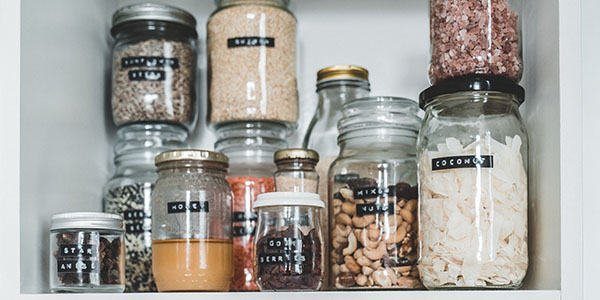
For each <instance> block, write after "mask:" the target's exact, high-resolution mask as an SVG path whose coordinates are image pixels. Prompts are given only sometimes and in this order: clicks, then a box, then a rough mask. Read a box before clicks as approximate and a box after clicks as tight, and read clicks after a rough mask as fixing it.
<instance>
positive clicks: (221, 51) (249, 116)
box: [206, 0, 298, 129]
mask: <svg viewBox="0 0 600 300" xmlns="http://www.w3.org/2000/svg"><path fill="white" fill-rule="evenodd" d="M288 2H289V0H216V1H215V3H216V4H217V10H216V11H215V12H214V13H213V14H212V15H211V16H210V18H209V19H208V24H207V25H206V28H207V38H206V42H207V51H208V74H209V75H208V76H209V78H208V100H209V105H208V107H209V112H208V115H207V117H208V123H209V125H211V127H213V128H218V127H219V126H221V125H222V124H226V123H228V122H232V121H257V120H264V121H272V122H279V123H282V124H285V125H286V126H288V127H289V128H290V129H293V128H295V127H296V123H297V120H298V88H297V77H296V18H295V17H294V15H293V14H292V13H291V12H290V11H289V10H288Z"/></svg>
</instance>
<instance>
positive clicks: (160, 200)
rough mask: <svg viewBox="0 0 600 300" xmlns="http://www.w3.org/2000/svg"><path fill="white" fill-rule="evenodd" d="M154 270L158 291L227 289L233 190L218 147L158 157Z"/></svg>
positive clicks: (154, 201) (229, 266) (224, 157)
mask: <svg viewBox="0 0 600 300" xmlns="http://www.w3.org/2000/svg"><path fill="white" fill-rule="evenodd" d="M156 167H157V172H158V180H157V181H156V186H155V188H154V192H153V193H152V271H153V273H154V280H155V281H156V286H157V288H158V290H159V291H160V292H167V291H229V285H230V284H231V273H232V261H233V251H232V246H231V199H232V194H231V190H230V189H229V185H228V184H227V181H226V180H225V174H226V173H227V167H228V159H227V157H226V156H225V155H223V154H221V153H219V152H212V151H204V150H173V151H168V152H163V153H161V154H160V155H158V156H157V157H156Z"/></svg>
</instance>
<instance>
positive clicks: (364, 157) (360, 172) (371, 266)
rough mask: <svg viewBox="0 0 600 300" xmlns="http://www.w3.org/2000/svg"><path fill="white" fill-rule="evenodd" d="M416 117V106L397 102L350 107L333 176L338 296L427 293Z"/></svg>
mask: <svg viewBox="0 0 600 300" xmlns="http://www.w3.org/2000/svg"><path fill="white" fill-rule="evenodd" d="M418 111H419V109H418V106H417V103H416V102H415V101H412V100H408V99H402V98H394V97H372V98H361V99H355V100H352V101H350V102H348V103H346V104H345V105H344V109H343V113H344V118H342V119H341V120H340V122H339V123H338V129H339V132H340V135H339V137H338V144H339V145H340V153H339V156H338V158H337V159H336V160H335V161H334V162H333V163H332V164H331V168H330V169H329V230H330V233H329V244H330V245H329V251H330V277H329V280H330V282H329V283H330V286H331V287H333V288H335V289H339V290H344V289H415V288H422V285H421V283H420V281H419V273H418V270H417V266H416V264H417V259H418V253H417V227H418V226H417V223H418V221H417V207H418V202H417V164H416V156H415V145H416V141H417V133H418V131H419V126H420V123H421V119H420V118H419V117H418V116H417V113H418Z"/></svg>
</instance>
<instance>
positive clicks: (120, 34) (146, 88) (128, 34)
mask: <svg viewBox="0 0 600 300" xmlns="http://www.w3.org/2000/svg"><path fill="white" fill-rule="evenodd" d="M112 24H113V25H112V29H111V33H112V35H113V37H114V38H115V42H114V45H113V63H112V112H113V119H114V122H115V124H116V125H117V126H121V125H124V124H129V123H170V124H175V125H179V126H183V127H185V128H186V129H188V130H189V131H191V130H192V129H193V126H194V125H195V123H196V119H197V103H196V94H195V84H196V82H195V73H196V56H197V52H196V47H197V39H198V34H197V33H196V20H195V19H194V17H193V16H192V15H191V14H190V13H188V12H186V11H184V10H181V9H179V8H176V7H173V6H169V5H166V4H157V3H142V4H134V5H130V6H126V7H123V8H121V9H119V10H117V11H116V12H115V14H114V15H113V22H112Z"/></svg>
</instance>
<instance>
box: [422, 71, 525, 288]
mask: <svg viewBox="0 0 600 300" xmlns="http://www.w3.org/2000/svg"><path fill="white" fill-rule="evenodd" d="M524 94H525V92H524V90H523V88H521V87H520V86H519V85H517V84H516V83H514V82H513V81H511V80H510V79H507V78H504V77H497V76H496V77H495V76H471V77H470V79H469V80H466V79H465V78H463V79H457V80H451V81H450V82H444V83H440V84H438V85H434V86H432V87H431V88H429V89H427V90H425V91H424V92H423V93H421V99H420V100H421V101H420V104H421V107H422V108H424V109H425V118H424V120H423V127H422V129H421V133H420V135H419V143H418V154H417V155H418V162H419V186H420V197H419V199H420V204H421V206H420V220H419V221H420V223H419V229H420V237H421V239H420V241H421V242H420V261H419V272H420V275H421V280H422V282H423V284H424V285H425V286H426V287H427V288H430V289H435V288H444V289H453V288H467V289H473V288H518V287H519V286H520V285H521V283H522V281H523V278H524V277H525V274H526V273H527V266H528V257H527V254H528V252H527V248H528V243H527V153H528V152H527V132H526V129H525V126H524V124H523V120H522V118H521V115H520V113H519V106H520V105H521V104H522V103H523V101H524Z"/></svg>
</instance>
